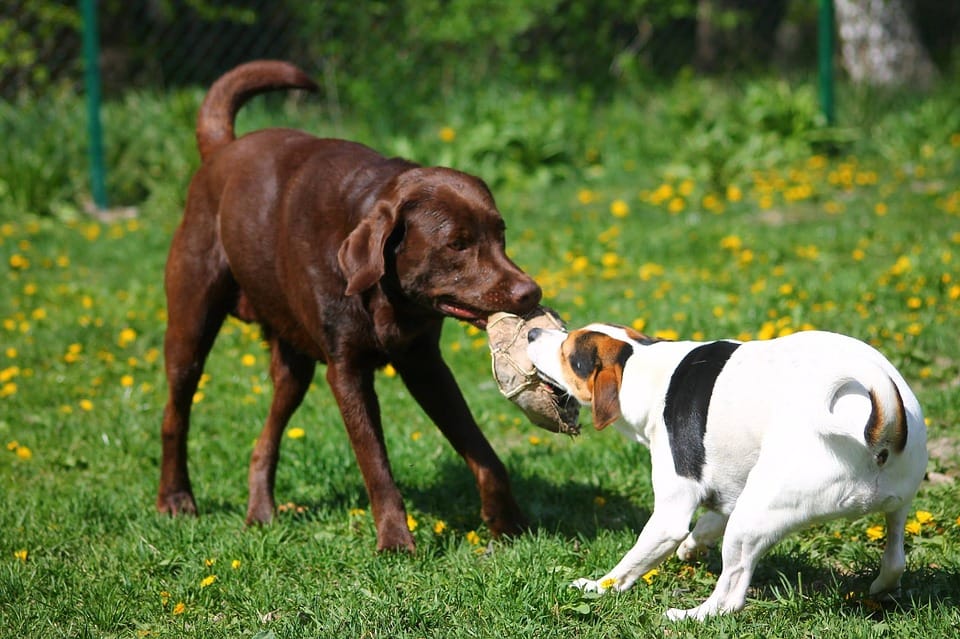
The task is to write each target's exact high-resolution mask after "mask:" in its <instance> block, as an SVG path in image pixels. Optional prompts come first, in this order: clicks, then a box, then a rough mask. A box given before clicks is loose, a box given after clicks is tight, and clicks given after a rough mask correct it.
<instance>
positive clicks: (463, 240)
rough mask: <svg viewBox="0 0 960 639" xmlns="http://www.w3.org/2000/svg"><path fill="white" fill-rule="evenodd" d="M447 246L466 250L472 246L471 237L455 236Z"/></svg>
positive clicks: (455, 249)
mask: <svg viewBox="0 0 960 639" xmlns="http://www.w3.org/2000/svg"><path fill="white" fill-rule="evenodd" d="M447 246H448V247H449V248H451V249H453V250H454V251H466V250H467V249H468V248H470V238H468V237H464V236H460V237H455V238H453V239H452V240H450V241H449V242H447Z"/></svg>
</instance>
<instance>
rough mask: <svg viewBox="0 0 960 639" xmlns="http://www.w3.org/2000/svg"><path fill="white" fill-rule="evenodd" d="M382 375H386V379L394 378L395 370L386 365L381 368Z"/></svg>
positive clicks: (391, 366)
mask: <svg viewBox="0 0 960 639" xmlns="http://www.w3.org/2000/svg"><path fill="white" fill-rule="evenodd" d="M383 374H384V375H386V376H387V377H396V376H397V369H395V368H394V367H393V364H387V365H386V366H384V367H383Z"/></svg>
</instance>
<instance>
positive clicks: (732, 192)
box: [727, 184, 743, 202]
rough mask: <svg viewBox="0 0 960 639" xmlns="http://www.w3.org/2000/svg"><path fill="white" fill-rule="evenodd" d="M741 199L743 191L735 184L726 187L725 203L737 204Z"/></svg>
mask: <svg viewBox="0 0 960 639" xmlns="http://www.w3.org/2000/svg"><path fill="white" fill-rule="evenodd" d="M742 199H743V191H742V190H741V189H740V187H739V186H737V185H736V184H731V185H729V186H728V187H727V201H729V202H739V201H740V200H742Z"/></svg>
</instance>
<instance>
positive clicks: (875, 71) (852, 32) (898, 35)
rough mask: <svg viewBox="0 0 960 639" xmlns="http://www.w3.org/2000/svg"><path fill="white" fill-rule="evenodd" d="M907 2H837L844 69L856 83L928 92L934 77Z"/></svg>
mask: <svg viewBox="0 0 960 639" xmlns="http://www.w3.org/2000/svg"><path fill="white" fill-rule="evenodd" d="M909 2H910V0H835V6H836V15H837V27H838V31H839V34H840V49H841V56H842V58H843V65H844V67H845V68H846V70H847V73H849V74H850V78H851V79H852V80H853V81H854V82H857V83H862V84H868V85H870V86H881V87H902V86H909V87H913V88H920V89H922V88H927V87H929V86H930V85H931V84H932V83H933V80H934V78H935V77H936V75H937V71H936V68H935V67H934V66H933V63H932V62H931V61H930V56H929V55H928V53H927V50H926V48H925V47H924V46H923V43H922V42H920V38H919V36H918V34H917V30H916V28H915V27H914V25H913V21H912V19H911V17H910V12H909V10H908V9H909V7H908V3H909Z"/></svg>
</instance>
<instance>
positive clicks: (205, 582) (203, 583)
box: [200, 575, 217, 588]
mask: <svg viewBox="0 0 960 639" xmlns="http://www.w3.org/2000/svg"><path fill="white" fill-rule="evenodd" d="M216 580H217V576H216V575H207V576H206V577H204V578H203V579H201V580H200V587H201V588H207V587H209V586H212V585H213V584H214V582H215V581H216Z"/></svg>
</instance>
